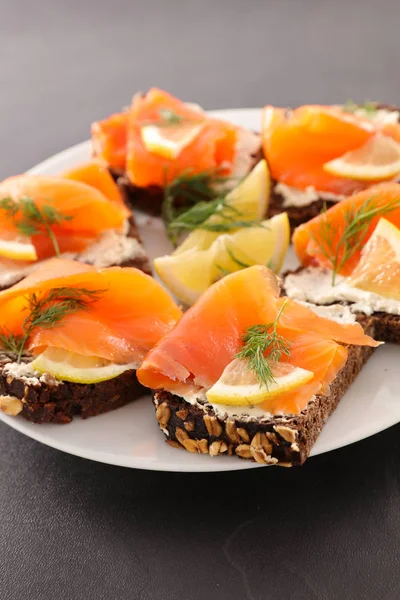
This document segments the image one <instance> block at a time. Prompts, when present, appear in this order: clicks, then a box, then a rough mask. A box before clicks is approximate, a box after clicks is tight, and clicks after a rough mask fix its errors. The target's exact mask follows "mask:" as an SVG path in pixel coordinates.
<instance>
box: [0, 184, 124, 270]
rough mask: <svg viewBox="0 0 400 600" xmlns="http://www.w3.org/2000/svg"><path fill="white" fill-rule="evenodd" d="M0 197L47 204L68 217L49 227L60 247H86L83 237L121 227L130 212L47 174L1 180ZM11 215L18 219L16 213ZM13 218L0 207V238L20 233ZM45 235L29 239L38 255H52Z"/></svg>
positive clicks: (97, 193) (94, 192)
mask: <svg viewBox="0 0 400 600" xmlns="http://www.w3.org/2000/svg"><path fill="white" fill-rule="evenodd" d="M1 198H11V199H12V200H14V201H19V200H21V199H24V198H30V199H32V200H33V201H34V202H35V203H36V205H37V206H38V207H39V208H42V207H43V206H44V205H49V206H52V207H54V208H55V209H56V210H57V211H59V212H60V213H62V214H63V215H64V216H67V217H71V218H70V219H68V220H63V221H61V222H60V223H59V224H56V225H54V226H52V231H53V232H54V234H55V236H56V237H57V238H58V237H59V238H60V243H61V246H62V248H63V250H71V251H73V250H80V249H83V248H84V247H86V242H85V239H86V240H88V241H90V240H93V239H95V238H97V237H98V236H99V234H100V233H101V232H103V231H105V230H107V229H120V228H121V227H122V226H123V224H124V222H125V219H126V218H127V217H128V216H129V215H130V212H129V210H128V209H127V208H126V207H125V206H124V204H123V203H122V202H118V203H117V202H111V201H110V200H109V199H108V198H107V197H106V196H104V194H103V193H101V192H100V191H99V190H98V189H96V188H95V187H92V186H89V185H87V184H85V183H81V182H78V181H73V180H72V179H65V178H62V177H55V176H50V175H18V176H16V177H10V178H8V179H6V180H4V181H3V182H2V183H0V199H1ZM14 218H15V219H16V220H17V221H18V220H19V215H18V213H17V214H16V215H15V217H14ZM14 218H12V217H11V216H9V215H8V214H7V213H6V212H5V211H4V210H0V237H3V236H4V237H9V235H10V232H14V233H15V237H17V236H18V235H20V234H19V231H18V229H17V228H16V225H15V222H14ZM2 232H3V236H2ZM45 237H46V236H45V235H42V234H40V235H38V236H36V235H34V236H33V237H32V242H33V243H34V244H35V243H37V252H38V254H39V255H40V257H41V258H44V257H46V256H51V255H53V254H54V249H51V252H50V254H47V250H46V248H52V246H51V245H49V244H48V242H46V241H45V240H44V238H45ZM74 238H75V239H74ZM68 240H70V243H69V242H68ZM79 240H80V241H79Z"/></svg>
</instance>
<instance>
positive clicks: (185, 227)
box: [167, 198, 260, 237]
mask: <svg viewBox="0 0 400 600" xmlns="http://www.w3.org/2000/svg"><path fill="white" fill-rule="evenodd" d="M213 215H218V217H220V219H218V220H215V221H209V219H210V217H211V216H213ZM242 215H243V213H242V212H241V211H239V210H237V209H236V208H235V207H234V206H231V205H230V204H229V203H228V202H227V201H226V200H225V199H224V198H216V199H215V200H211V201H210V202H199V203H198V204H195V205H194V206H192V207H191V208H189V209H188V210H187V211H186V212H184V213H181V214H180V215H179V216H178V217H176V218H175V219H174V220H173V221H172V222H171V223H169V225H168V228H167V229H168V231H169V234H170V235H172V236H173V237H176V236H177V235H179V233H182V232H183V231H193V230H194V229H204V230H206V231H215V232H217V233H226V232H229V231H232V230H234V229H239V228H240V227H252V226H253V225H255V224H259V223H260V222H259V221H256V220H252V221H245V220H243V219H240V216H242Z"/></svg>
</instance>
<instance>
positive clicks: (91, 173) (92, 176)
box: [61, 159, 123, 204]
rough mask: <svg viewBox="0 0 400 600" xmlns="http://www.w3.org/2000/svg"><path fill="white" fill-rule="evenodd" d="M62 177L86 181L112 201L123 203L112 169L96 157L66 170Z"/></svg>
mask: <svg viewBox="0 0 400 600" xmlns="http://www.w3.org/2000/svg"><path fill="white" fill-rule="evenodd" d="M61 177H64V178H65V179H72V180H73V181H80V182H81V183H86V184H87V185H90V186H91V187H93V188H95V189H96V190H98V191H99V192H101V193H102V194H103V195H104V196H105V197H106V198H108V199H109V200H111V202H116V203H117V204H121V203H123V198H122V196H121V192H120V191H119V188H118V186H117V184H116V183H115V181H114V179H113V178H112V177H111V175H110V171H109V170H108V169H107V167H106V166H104V164H103V163H102V162H101V161H100V160H97V159H96V160H91V161H89V162H85V163H82V164H79V165H78V166H76V167H74V168H72V169H68V170H67V171H64V172H63V173H62V174H61Z"/></svg>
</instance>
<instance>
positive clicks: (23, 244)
mask: <svg viewBox="0 0 400 600" xmlns="http://www.w3.org/2000/svg"><path fill="white" fill-rule="evenodd" d="M28 240H29V238H27V241H21V240H19V241H16V240H2V239H0V256H4V257H5V258H11V259H13V260H28V261H32V262H33V261H35V260H37V258H38V257H37V254H36V249H35V246H34V245H33V244H31V242H30V241H28Z"/></svg>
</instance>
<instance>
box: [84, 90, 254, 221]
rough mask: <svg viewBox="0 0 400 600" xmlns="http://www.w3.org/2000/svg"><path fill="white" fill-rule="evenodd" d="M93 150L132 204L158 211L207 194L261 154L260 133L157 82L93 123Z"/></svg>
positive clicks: (235, 176)
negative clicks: (216, 114) (124, 107)
mask: <svg viewBox="0 0 400 600" xmlns="http://www.w3.org/2000/svg"><path fill="white" fill-rule="evenodd" d="M92 142H93V152H94V154H95V156H97V157H98V158H99V159H101V160H102V161H103V162H104V164H105V165H107V166H108V167H109V168H110V171H111V173H112V174H113V176H114V177H115V178H116V180H117V182H118V184H119V185H120V187H121V189H123V190H124V192H125V193H126V194H127V197H128V198H129V199H130V200H131V201H132V203H133V204H134V205H136V206H139V207H140V208H142V209H143V210H145V211H147V212H150V213H153V214H160V212H161V210H162V205H163V204H164V210H165V209H166V208H165V207H166V205H168V203H170V204H171V203H173V204H178V205H182V206H191V205H192V204H193V203H195V202H196V201H198V200H209V199H212V198H214V197H215V195H216V194H217V193H218V192H219V191H220V190H221V188H224V187H225V188H226V187H229V186H230V187H232V186H233V185H234V184H235V182H237V180H238V179H240V178H242V177H243V176H245V175H247V173H248V172H249V171H250V170H251V169H252V167H253V166H254V165H255V164H256V162H258V160H260V158H261V140H260V136H259V135H258V134H257V133H254V132H253V131H250V130H248V129H245V128H243V127H239V126H237V125H233V124H232V123H228V122H226V121H222V120H219V119H216V118H211V117H209V116H208V115H207V114H206V113H205V112H204V111H203V110H202V109H201V108H200V107H199V106H198V105H194V104H188V103H185V102H182V101H181V100H178V99H177V98H174V97H173V96H171V95H170V94H168V93H167V92H164V91H162V90H159V89H157V88H152V89H150V90H149V91H148V92H147V93H146V94H136V95H135V96H134V97H133V100H132V104H131V106H130V107H129V108H128V109H127V110H125V111H124V112H122V113H118V114H114V115H111V116H110V117H108V118H107V119H105V120H103V121H97V122H95V123H93V125H92Z"/></svg>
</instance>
